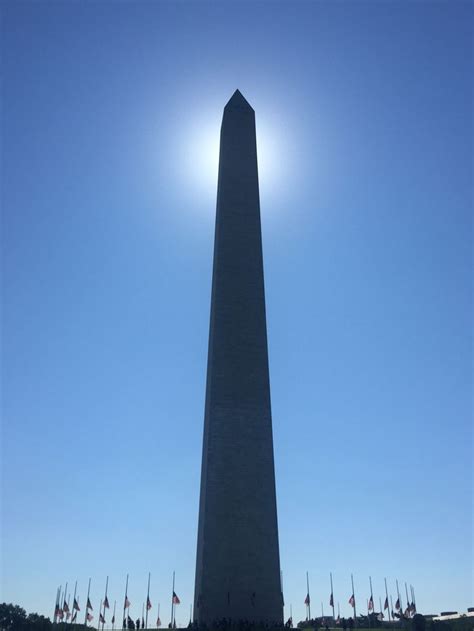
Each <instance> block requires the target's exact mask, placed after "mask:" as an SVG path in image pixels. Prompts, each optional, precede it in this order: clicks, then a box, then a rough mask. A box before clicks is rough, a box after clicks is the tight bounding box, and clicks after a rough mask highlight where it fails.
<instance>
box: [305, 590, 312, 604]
mask: <svg viewBox="0 0 474 631" xmlns="http://www.w3.org/2000/svg"><path fill="white" fill-rule="evenodd" d="M310 602H311V600H310V597H309V592H308V593H307V594H306V598H305V599H304V604H305V605H309V603H310Z"/></svg>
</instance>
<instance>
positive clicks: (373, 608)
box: [367, 576, 375, 627]
mask: <svg viewBox="0 0 474 631" xmlns="http://www.w3.org/2000/svg"><path fill="white" fill-rule="evenodd" d="M369 584H370V600H369V605H372V613H374V611H375V607H374V592H373V590H372V577H371V576H369ZM367 615H368V618H369V627H371V626H372V624H371V620H370V616H369V608H368V607H367ZM374 622H375V620H374Z"/></svg>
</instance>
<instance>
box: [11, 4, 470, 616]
mask: <svg viewBox="0 0 474 631" xmlns="http://www.w3.org/2000/svg"><path fill="white" fill-rule="evenodd" d="M1 11H2V34H1V40H2V57H3V67H2V75H3V78H2V93H3V97H2V101H3V102H2V110H3V111H2V119H3V120H2V152H3V155H2V213H3V228H2V253H3V288H2V291H3V297H2V306H3V349H2V355H3V371H2V381H3V384H2V385H3V435H2V442H3V506H2V535H1V537H2V553H3V560H2V569H3V584H2V596H1V598H2V599H4V600H7V601H13V602H15V603H19V604H21V605H23V606H24V607H25V608H26V609H27V610H28V611H39V612H40V613H45V614H48V615H51V613H52V608H53V604H54V596H55V592H56V587H57V586H58V585H59V584H61V583H62V584H63V585H64V582H65V581H66V580H68V581H69V586H71V583H72V582H73V581H74V580H75V579H76V578H77V579H78V581H79V596H80V602H81V604H82V605H84V599H85V589H86V581H87V579H88V578H89V576H91V577H92V593H91V596H92V601H93V604H94V605H95V609H96V610H97V606H98V601H99V599H100V597H101V596H102V594H103V587H104V583H105V577H106V575H107V574H109V575H110V588H109V597H110V599H111V600H112V602H113V600H114V599H117V601H118V603H120V604H122V602H123V590H124V582H125V575H126V573H127V572H129V573H130V589H129V597H130V600H131V601H132V610H131V613H132V615H133V616H134V617H136V616H137V615H139V613H141V603H142V602H143V600H144V597H145V590H146V579H147V573H148V571H151V572H152V593H151V597H152V601H153V604H154V609H153V610H152V612H153V618H154V616H155V614H156V604H157V603H158V602H161V607H162V611H161V614H162V615H161V617H162V619H163V621H164V623H167V622H168V621H169V611H170V604H169V603H170V590H171V574H172V571H173V570H176V573H177V584H176V591H177V593H178V595H179V596H180V598H181V600H182V605H181V606H180V607H179V608H178V622H180V623H186V622H187V620H188V617H189V604H190V603H191V599H192V595H193V584H194V564H195V548H196V526H197V516H198V488H199V477H200V460H201V440H202V429H203V411H204V388H205V373H206V353H207V338H208V326H209V306H210V287H211V262H212V247H213V231H214V213H215V187H216V176H217V174H216V158H217V156H216V139H217V137H218V133H219V126H220V119H221V114H222V108H223V106H224V105H225V102H226V101H227V100H228V98H229V97H230V96H231V94H232V93H233V91H234V90H235V89H236V88H239V89H240V90H241V91H242V92H243V94H244V95H245V96H246V98H247V99H248V100H249V101H250V103H251V104H252V105H253V107H254V108H255V110H256V114H257V126H258V130H259V132H258V133H259V152H260V156H261V203H262V220H263V237H264V257H265V275H266V296H267V313H268V333H269V352H270V370H271V386H272V405H273V422H274V440H275V457H276V477H277V495H278V512H279V528H280V547H281V562H282V569H283V575H284V587H285V601H286V604H287V605H289V604H290V603H292V604H293V615H294V618H295V620H299V619H301V618H302V617H303V616H304V604H303V600H304V597H305V594H306V585H305V572H306V570H308V571H309V572H310V579H311V595H312V600H313V611H315V612H318V613H319V611H320V603H321V601H323V602H324V607H325V611H326V612H329V606H328V601H329V572H330V571H332V572H333V575H334V591H335V600H336V602H337V601H339V602H340V603H341V614H345V615H347V614H349V612H350V610H349V606H348V603H347V601H348V598H349V596H350V593H351V588H350V573H351V572H353V573H354V577H355V581H356V597H357V598H358V603H359V606H360V607H361V608H363V605H365V603H366V599H367V597H368V594H369V586H368V576H369V575H372V577H373V582H374V596H375V597H376V601H377V602H378V597H379V595H382V589H383V578H384V577H385V576H386V577H387V579H388V581H389V588H390V592H391V593H392V594H394V593H395V587H394V585H395V579H396V578H398V579H399V581H401V582H402V584H403V582H404V581H407V582H408V584H410V583H411V584H413V585H414V586H415V590H416V596H417V601H418V606H419V609H421V610H422V611H424V612H425V613H436V612H439V611H440V610H443V609H455V610H460V611H461V610H462V611H464V610H465V609H466V608H467V607H468V606H472V605H474V594H473V574H472V567H473V556H472V498H473V495H472V490H473V476H472V472H473V469H472V462H471V459H472V426H471V422H472V418H471V403H472V398H471V395H472V382H471V359H472V357H471V349H472V337H471V325H472V311H471V299H472V294H471V287H472V286H471V280H472V278H471V264H472V257H471V254H472V250H471V248H472V224H471V212H472V169H473V161H472V137H473V136H472V135H473V128H472V105H473V103H472V70H473V68H472V34H473V33H472V23H473V22H472V19H473V5H472V3H469V2H466V3H462V2H456V1H454V2H436V3H434V2H433V3H430V2H395V1H393V2H384V1H383V0H380V1H379V2H372V3H363V2H351V3H349V2H331V3H330V2H313V3H311V2H306V3H298V2H291V3H286V2H280V3H271V2H262V3H254V2H242V3H238V4H232V3H227V2H221V3H204V2H192V3H189V2H188V3H187V2H179V3H178V2H176V3H167V2H133V3H132V2H128V3H127V2H90V3H89V2H3V3H2V9H1ZM286 614H287V615H288V614H289V611H288V608H287V609H286Z"/></svg>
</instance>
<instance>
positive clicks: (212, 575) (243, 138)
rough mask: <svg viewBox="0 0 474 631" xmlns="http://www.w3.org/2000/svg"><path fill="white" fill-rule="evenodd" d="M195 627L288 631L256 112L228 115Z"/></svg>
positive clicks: (238, 101) (239, 108) (238, 104)
mask: <svg viewBox="0 0 474 631" xmlns="http://www.w3.org/2000/svg"><path fill="white" fill-rule="evenodd" d="M194 618H195V620H196V621H198V622H200V623H206V624H207V625H212V623H213V622H214V621H216V620H220V619H222V618H227V619H231V620H233V621H239V620H249V621H254V622H258V621H264V622H267V623H268V622H270V623H271V622H275V623H281V622H282V620H283V602H282V592H281V583H280V558H279V549H278V525H277V509H276V496H275V470H274V459H273V437H272V417H271V407H270V381H269V372H268V351H267V328H266V318H265V291H264V282H263V257H262V235H261V225H260V201H259V190H258V171H257V149H256V135H255V112H254V110H253V109H252V108H251V107H250V105H249V104H248V103H247V101H246V100H245V99H244V97H243V96H242V94H241V93H240V92H239V91H238V90H237V91H236V92H235V93H234V95H233V96H232V98H231V99H230V101H229V102H228V103H227V105H226V107H225V109H224V117H223V120H222V127H221V141H220V156H219V181H218V191H217V211H216V228H215V242H214V269H213V278H212V297H211V322H210V332H209V350H208V365H207V387H206V405H205V418H204V439H203V455H202V471H201V496H200V506H199V529H198V544H197V562H196V584H195V594H194Z"/></svg>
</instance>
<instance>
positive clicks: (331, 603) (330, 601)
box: [329, 592, 334, 607]
mask: <svg viewBox="0 0 474 631" xmlns="http://www.w3.org/2000/svg"><path fill="white" fill-rule="evenodd" d="M329 606H330V607H334V597H333V595H332V592H331V596H330V597H329Z"/></svg>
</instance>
